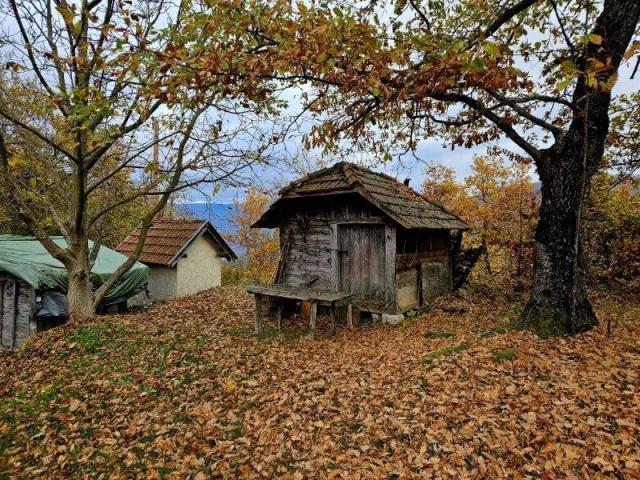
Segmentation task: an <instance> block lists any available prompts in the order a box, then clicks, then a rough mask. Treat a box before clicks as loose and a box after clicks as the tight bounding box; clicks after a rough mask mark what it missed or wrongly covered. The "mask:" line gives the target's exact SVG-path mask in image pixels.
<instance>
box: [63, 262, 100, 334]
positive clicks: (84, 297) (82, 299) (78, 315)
mask: <svg viewBox="0 0 640 480" xmlns="http://www.w3.org/2000/svg"><path fill="white" fill-rule="evenodd" d="M67 302H68V308H69V319H70V320H71V322H81V321H83V320H84V319H86V318H87V317H91V316H93V315H94V314H95V309H94V307H93V286H92V284H91V278H90V276H89V275H88V274H87V273H86V272H85V271H84V269H83V268H82V267H79V268H74V269H73V270H72V271H70V272H69V285H68V291H67Z"/></svg>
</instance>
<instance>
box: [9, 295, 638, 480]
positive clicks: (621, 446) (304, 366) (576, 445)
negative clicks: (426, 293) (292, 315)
mask: <svg viewBox="0 0 640 480" xmlns="http://www.w3.org/2000/svg"><path fill="white" fill-rule="evenodd" d="M448 305H455V306H458V307H462V308H459V309H451V308H448V309H447V310H448V312H445V311H443V310H440V309H435V310H433V311H431V312H428V313H426V314H424V315H421V316H418V317H415V318H410V319H408V320H407V321H406V322H405V324H404V325H403V326H399V327H389V326H382V325H375V326H367V327H362V328H359V329H356V330H354V331H348V330H346V329H344V328H343V329H340V330H339V332H338V335H337V336H336V337H335V338H331V337H329V336H327V335H325V336H321V338H320V339H319V340H316V341H310V340H307V339H305V338H304V337H303V336H301V335H298V334H297V333H296V330H295V329H292V328H288V329H287V333H285V334H284V335H276V334H275V333H274V332H273V331H269V332H268V333H267V334H266V335H265V336H263V337H262V338H255V337H253V336H252V335H251V318H252V303H251V299H250V298H249V297H248V296H247V295H246V294H244V293H242V291H240V290H237V289H216V290H213V291H210V292H206V293H204V294H201V295H198V296H196V297H193V298H189V299H184V300H180V301H176V302H172V303H168V304H166V305H159V306H156V307H154V308H153V309H151V310H150V311H148V312H144V313H141V314H136V315H126V316H112V317H101V318H97V319H95V320H93V321H92V322H91V323H90V324H88V325H84V326H83V327H82V328H78V327H74V326H71V325H67V326H65V327H62V328H59V329H57V330H53V331H50V332H47V333H46V334H44V335H42V336H40V337H39V338H37V339H35V340H34V341H32V342H30V344H29V345H28V346H27V347H26V348H24V349H23V350H22V351H21V352H19V353H17V354H10V355H3V356H0V363H1V365H0V472H4V473H0V478H5V477H6V478H14V477H15V478H39V477H45V478H83V477H89V478H93V477H101V478H180V479H182V478H185V479H186V478H194V479H198V480H201V479H206V478H293V479H302V478H356V479H357V478H363V479H364V478H430V477H435V478H449V477H450V478H463V477H471V478H604V477H611V478H631V479H633V478H640V307H639V306H638V304H629V305H626V306H622V307H620V308H613V309H605V310H603V308H602V306H600V308H599V313H600V317H601V319H602V320H604V321H603V322H602V325H601V326H600V327H599V328H598V330H597V331H594V332H591V333H588V334H585V335H581V336H578V337H575V338H564V339H555V340H549V341H543V340H539V339H537V338H536V337H534V336H533V335H532V334H530V333H525V332H515V331H510V330H508V329H505V328H502V327H501V326H502V325H504V324H505V323H508V321H509V320H510V319H512V318H513V317H514V316H515V314H516V313H517V312H515V311H514V310H513V308H512V309H508V308H507V306H504V305H500V304H499V303H498V304H496V303H489V302H487V304H486V305H478V304H470V303H465V302H463V301H461V300H453V301H451V302H449V303H448ZM452 310H453V311H454V313H451V311H452ZM455 312H458V313H455ZM607 320H614V323H615V322H617V325H616V326H615V328H613V333H612V335H611V336H608V335H607V332H606V323H607Z"/></svg>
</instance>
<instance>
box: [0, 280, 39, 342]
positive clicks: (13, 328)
mask: <svg viewBox="0 0 640 480" xmlns="http://www.w3.org/2000/svg"><path fill="white" fill-rule="evenodd" d="M32 294H33V291H32V288H31V286H30V285H28V284H26V283H24V282H21V281H19V280H17V279H15V278H13V277H10V276H3V277H0V345H1V346H2V348H6V349H14V348H17V347H19V346H20V345H22V344H23V343H24V341H25V340H26V339H27V338H29V337H30V336H31V335H33V334H35V333H36V332H35V323H34V320H33V319H32V318H31V313H32Z"/></svg>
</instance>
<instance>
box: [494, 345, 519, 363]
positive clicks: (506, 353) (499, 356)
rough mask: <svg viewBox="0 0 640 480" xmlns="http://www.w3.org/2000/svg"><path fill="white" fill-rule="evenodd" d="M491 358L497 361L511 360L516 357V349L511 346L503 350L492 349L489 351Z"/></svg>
mask: <svg viewBox="0 0 640 480" xmlns="http://www.w3.org/2000/svg"><path fill="white" fill-rule="evenodd" d="M491 354H492V355H493V360H494V361H496V362H497V363H501V362H511V361H512V360H514V359H515V358H516V351H515V350H514V349H513V348H505V349H504V350H494V351H493V352H491Z"/></svg>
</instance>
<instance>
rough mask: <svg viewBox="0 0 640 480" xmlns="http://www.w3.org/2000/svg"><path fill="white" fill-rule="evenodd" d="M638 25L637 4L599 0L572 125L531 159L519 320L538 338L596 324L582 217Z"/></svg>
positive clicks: (630, 0) (582, 59)
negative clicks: (531, 199) (526, 278)
mask: <svg viewBox="0 0 640 480" xmlns="http://www.w3.org/2000/svg"><path fill="white" fill-rule="evenodd" d="M639 20H640V2H639V1H638V0H605V2H604V3H603V6H602V11H601V13H600V15H599V16H598V18H597V20H596V23H595V26H594V28H593V30H592V31H591V33H592V35H591V36H590V37H589V41H588V42H587V44H586V45H585V47H584V50H583V51H582V52H581V55H580V57H579V58H578V59H577V66H578V69H579V70H580V71H581V72H584V73H583V74H581V75H580V76H579V77H578V81H577V83H576V88H575V90H574V92H573V100H572V107H573V118H572V121H571V124H570V125H569V128H568V129H567V131H566V133H565V134H564V135H562V137H561V138H557V139H556V143H555V144H554V145H553V146H552V147H551V148H549V149H547V150H544V151H542V152H541V155H540V156H539V158H536V166H537V168H538V174H539V175H540V180H541V181H542V206H541V210H540V219H539V222H538V227H537V229H536V238H535V240H536V242H535V258H534V271H533V274H534V279H533V292H532V295H531V299H530V300H529V303H528V304H527V306H526V308H525V310H524V312H523V314H522V317H521V322H522V324H523V326H524V327H525V328H530V329H533V330H535V331H537V332H538V334H539V335H540V336H544V337H548V336H554V335H562V334H572V333H579V332H584V331H586V330H589V329H590V328H592V327H593V326H594V325H596V324H597V323H598V321H597V318H596V316H595V314H594V312H593V309H592V307H591V303H590V302H589V299H588V297H587V293H586V289H585V279H584V268H583V264H582V263H583V258H582V241H581V238H580V220H581V214H582V207H583V203H584V198H585V194H586V192H587V191H588V188H589V186H590V184H591V179H592V178H593V175H594V174H595V172H596V171H597V170H598V168H600V167H601V165H602V156H603V154H604V145H605V140H606V138H607V134H608V133H609V105H610V103H611V87H612V83H613V82H612V81H611V80H612V77H613V76H614V75H617V71H618V67H619V66H620V62H621V60H622V57H623V54H624V53H625V50H626V49H627V46H628V45H629V43H630V41H631V38H632V36H633V34H634V32H635V30H636V28H637V25H638V21H639ZM592 39H593V41H592ZM598 62H599V64H600V65H606V66H607V68H604V69H600V70H599V71H598V73H597V74H596V72H595V71H593V70H592V65H597V64H598ZM589 75H590V78H589V77H588V76H589ZM596 75H597V76H596Z"/></svg>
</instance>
